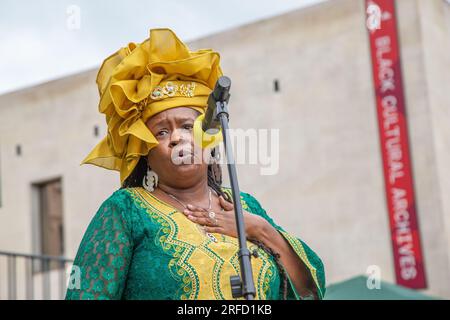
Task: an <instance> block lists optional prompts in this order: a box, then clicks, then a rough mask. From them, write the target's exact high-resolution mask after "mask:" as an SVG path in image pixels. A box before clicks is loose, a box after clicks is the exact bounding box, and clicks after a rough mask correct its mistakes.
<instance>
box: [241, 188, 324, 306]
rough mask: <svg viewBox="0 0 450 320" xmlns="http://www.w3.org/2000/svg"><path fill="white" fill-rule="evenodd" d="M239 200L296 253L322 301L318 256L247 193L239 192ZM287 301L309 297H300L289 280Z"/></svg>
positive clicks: (321, 271) (322, 284)
mask: <svg viewBox="0 0 450 320" xmlns="http://www.w3.org/2000/svg"><path fill="white" fill-rule="evenodd" d="M241 199H242V200H243V209H244V210H247V211H249V212H251V213H253V214H257V215H259V216H261V217H263V218H264V219H266V220H267V221H268V222H269V223H270V224H271V225H272V226H273V227H274V228H275V229H277V230H278V232H280V234H281V235H283V237H284V238H285V239H286V240H287V242H288V243H289V244H290V245H291V247H292V248H293V249H294V251H295V253H297V255H298V257H299V258H300V259H301V260H302V261H303V263H304V264H305V265H306V267H307V268H308V270H309V271H310V273H311V277H312V279H313V280H314V284H315V288H314V290H315V293H316V295H317V297H318V298H319V299H323V297H324V295H325V270H324V266H323V263H322V260H321V259H320V258H319V256H318V255H317V254H316V253H315V252H314V251H313V250H312V249H311V248H310V247H309V246H308V245H307V244H306V243H305V242H303V241H302V240H300V239H299V238H296V237H294V236H292V235H291V234H289V233H287V232H286V231H285V230H284V229H283V228H282V227H280V226H279V225H277V224H276V223H275V222H274V221H273V220H272V218H270V217H269V215H268V214H267V213H266V211H265V210H264V209H263V208H262V207H261V205H260V203H259V202H258V200H256V199H255V198H254V197H253V196H252V195H250V194H248V193H244V192H241ZM289 284H290V285H289V293H288V298H289V299H308V298H310V297H300V296H299V294H298V293H297V291H296V290H295V287H294V285H293V283H292V281H291V279H289Z"/></svg>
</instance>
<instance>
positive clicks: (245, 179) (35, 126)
mask: <svg viewBox="0 0 450 320" xmlns="http://www.w3.org/2000/svg"><path fill="white" fill-rule="evenodd" d="M396 2H397V11H398V25H399V36H400V42H401V57H402V68H403V76H404V87H405V95H406V103H407V105H406V108H407V116H408V125H409V135H410V147H411V157H412V161H413V174H414V182H415V192H416V199H417V209H418V210H417V211H418V215H419V222H420V230H421V235H422V242H423V251H424V254H425V267H426V271H427V277H428V280H429V287H430V290H427V292H429V293H432V294H435V295H439V296H444V297H450V285H449V283H450V266H449V263H450V257H449V253H448V251H449V250H448V249H449V246H450V243H449V236H450V203H449V201H450V200H449V197H447V196H446V195H447V194H448V192H449V191H450V179H448V177H449V173H450V167H449V166H450V165H449V163H450V161H449V160H450V151H449V150H450V148H448V147H449V145H450V132H449V130H450V129H449V127H448V125H447V123H448V120H449V110H448V106H449V105H450V98H449V96H448V95H446V93H447V91H448V90H446V89H448V83H450V79H449V77H450V76H449V74H448V72H445V70H449V67H450V56H449V55H448V52H450V51H449V46H450V38H449V35H450V31H449V30H450V8H449V7H450V6H449V5H448V4H447V3H445V2H444V1H442V0H431V1H421V0H399V1H396ZM364 11H365V6H364V1H356V0H334V1H328V2H325V3H322V4H320V5H316V6H312V7H309V8H306V9H302V10H298V11H293V12H291V13H287V14H284V15H282V16H279V17H274V18H270V19H266V20H262V21H259V22H257V23H252V24H249V25H246V26H242V27H239V28H237V29H231V30H229V31H226V32H222V33H219V34H214V35H212V36H209V37H206V38H202V39H199V40H196V41H193V42H192V43H191V44H190V46H191V48H192V49H199V48H209V47H212V48H214V49H216V50H217V51H219V52H220V53H221V57H222V68H223V70H224V72H225V73H226V75H228V76H230V78H231V79H232V81H233V83H232V89H231V92H232V98H231V100H230V106H229V108H230V118H231V122H230V126H231V127H232V128H244V129H249V128H256V129H279V137H280V145H279V159H280V160H279V161H280V162H279V171H278V173H277V174H275V175H269V176H265V175H261V173H260V169H261V165H257V164H255V165H238V168H237V170H238V176H239V183H240V187H241V190H242V191H244V192H249V193H251V194H253V195H254V196H255V197H257V199H259V201H260V202H261V204H262V206H263V207H264V208H265V209H266V211H267V212H268V213H269V215H271V216H272V217H273V218H274V220H275V222H277V223H278V224H279V225H281V226H283V227H284V228H285V229H286V230H288V231H290V232H292V233H294V234H295V235H297V236H299V237H301V238H302V239H303V240H305V241H306V242H307V243H308V244H309V245H310V246H311V247H312V248H313V249H314V250H315V251H316V252H317V253H318V254H319V255H320V256H321V258H322V259H323V262H324V264H325V268H326V275H327V283H333V282H337V281H341V280H344V279H347V278H349V277H352V276H355V275H359V274H363V273H365V272H366V269H367V267H368V266H370V265H377V266H379V267H380V268H381V273H382V278H383V279H384V280H387V281H391V282H394V281H395V276H394V269H393V259H392V250H391V242H390V241H391V240H390V231H389V222H388V213H387V208H386V203H385V195H384V181H383V171H382V162H381V155H380V145H379V140H378V124H377V118H376V107H375V99H374V93H373V82H372V73H371V60H370V50H369V42H368V34H367V30H366V29H365V12H364ZM125 43H126V41H124V44H125ZM436 43H439V44H440V46H436V45H435V44H436ZM95 75H96V70H92V71H89V72H85V73H81V74H77V75H74V76H70V77H67V78H64V79H60V80H56V81H52V82H49V83H46V84H42V85H40V86H36V87H33V88H29V89H25V90H21V91H18V92H14V93H11V94H6V95H3V96H1V97H0V166H1V167H0V170H1V183H2V188H1V190H2V195H1V196H2V207H1V208H0V249H3V250H10V251H20V252H33V251H35V250H36V244H34V245H33V243H35V241H34V242H33V239H34V236H33V229H34V227H33V221H34V220H33V208H32V200H31V199H32V188H31V186H30V185H31V183H36V182H40V181H43V180H50V179H51V178H53V177H57V176H62V178H63V180H62V181H63V194H64V199H63V207H64V220H65V242H66V253H65V254H66V256H68V257H74V256H75V253H76V250H77V248H78V245H79V242H80V240H81V237H82V235H83V232H84V230H85V229H86V227H87V224H88V223H89V221H90V219H91V218H92V216H93V214H94V213H95V212H96V210H97V209H98V207H99V206H100V204H101V202H102V201H103V200H104V199H106V198H107V197H108V196H109V195H110V194H111V193H112V192H113V191H114V190H115V189H117V188H118V187H119V176H118V174H117V173H116V172H110V171H107V170H103V169H99V168H97V167H94V166H81V167H80V166H79V163H80V162H81V160H82V159H83V158H84V157H85V156H86V155H87V153H88V152H89V151H90V150H91V149H92V148H93V146H94V145H95V144H96V143H97V142H99V141H100V139H101V138H102V137H103V136H104V135H105V132H106V126H105V121H104V118H103V117H102V116H101V115H100V114H98V111H97V103H98V93H97V89H96V85H95ZM274 80H278V81H279V86H280V91H279V92H274V90H273V81H274ZM95 125H98V126H99V133H100V134H99V136H98V137H94V135H93V127H94V126H95ZM17 144H21V145H22V150H23V154H22V156H20V157H17V156H16V155H15V146H16V145H17ZM224 171H226V168H224ZM18 239H19V240H18Z"/></svg>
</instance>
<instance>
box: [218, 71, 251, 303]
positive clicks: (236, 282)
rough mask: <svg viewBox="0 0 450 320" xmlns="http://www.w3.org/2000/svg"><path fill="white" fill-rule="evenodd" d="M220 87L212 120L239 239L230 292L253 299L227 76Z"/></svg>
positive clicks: (234, 295) (220, 83)
mask: <svg viewBox="0 0 450 320" xmlns="http://www.w3.org/2000/svg"><path fill="white" fill-rule="evenodd" d="M218 86H219V87H220V86H221V87H222V88H223V89H224V90H223V91H224V92H225V94H219V95H218V96H214V95H211V98H212V99H214V100H215V104H216V108H214V111H213V112H214V120H215V121H220V125H221V128H222V136H223V143H224V146H225V153H226V157H227V166H228V174H229V178H230V183H231V190H232V192H233V204H234V213H235V217H236V227H237V234H238V240H239V262H240V267H241V277H240V276H239V275H235V276H231V277H230V283H231V293H232V296H233V298H238V297H242V296H243V297H245V299H247V300H253V299H254V298H255V295H256V290H255V285H254V282H253V272H252V266H251V263H250V259H251V254H250V251H249V250H248V248H247V237H246V233H245V225H244V216H243V213H242V205H241V193H240V190H239V185H238V179H237V173H236V166H235V163H234V156H233V150H232V149H231V145H230V137H229V133H228V129H229V127H228V121H229V114H228V108H227V104H228V100H229V97H230V95H229V94H228V89H229V87H230V86H231V80H230V79H229V78H228V77H220V78H219V79H218V80H217V83H216V88H217V87H218ZM219 89H220V88H219Z"/></svg>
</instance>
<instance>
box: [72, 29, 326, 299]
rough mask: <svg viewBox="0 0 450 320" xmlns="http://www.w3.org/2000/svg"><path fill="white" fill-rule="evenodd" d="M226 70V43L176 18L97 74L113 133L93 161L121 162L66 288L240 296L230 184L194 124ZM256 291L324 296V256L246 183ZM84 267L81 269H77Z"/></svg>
mask: <svg viewBox="0 0 450 320" xmlns="http://www.w3.org/2000/svg"><path fill="white" fill-rule="evenodd" d="M221 75H222V71H221V69H220V65H219V54H218V53H217V52H214V51H212V50H209V49H203V50H198V51H195V52H192V51H190V50H189V49H188V48H187V46H186V45H185V44H184V43H182V42H181V41H180V40H179V39H178V38H177V37H176V35H175V34H174V33H173V32H172V31H171V30H168V29H155V30H151V31H150V37H149V39H147V40H146V41H144V42H143V43H141V44H137V45H136V44H134V43H131V44H129V45H128V46H127V47H126V48H122V49H120V50H119V51H118V52H116V53H115V54H113V55H112V56H110V57H108V58H107V59H106V60H105V61H104V63H103V65H102V66H101V68H100V70H99V73H98V77H97V84H98V87H99V92H100V104H99V109H100V112H102V113H104V114H105V115H106V120H107V124H108V135H107V137H106V138H105V139H104V140H102V141H101V142H100V143H99V144H98V145H97V146H96V147H95V148H94V150H93V151H92V152H91V153H90V154H89V155H88V157H87V158H86V159H85V160H84V161H83V163H90V164H94V165H98V166H101V167H104V168H107V169H113V170H117V171H120V178H121V184H122V187H121V188H120V189H119V190H117V191H116V192H114V193H113V194H112V195H111V196H110V197H109V198H108V199H107V200H106V201H104V202H103V204H102V205H101V207H100V209H99V210H98V212H97V214H96V215H95V216H94V218H93V219H92V221H91V223H90V225H89V227H88V229H87V231H86V233H85V235H84V237H83V240H82V242H81V244H80V247H79V250H78V253H77V256H76V258H75V261H74V266H75V267H77V269H78V270H79V275H80V280H81V281H80V282H79V283H80V285H79V286H78V287H77V286H75V287H69V289H68V291H67V295H66V299H232V295H231V287H230V276H232V275H237V274H240V271H239V258H238V249H239V245H238V241H237V239H236V236H237V232H236V226H235V217H234V207H233V204H232V201H231V198H232V197H231V190H230V188H225V187H222V186H221V183H222V176H221V170H220V166H219V164H218V161H217V160H218V158H217V157H218V152H217V150H216V148H206V149H204V151H202V149H200V151H199V148H196V147H195V146H196V144H195V143H194V134H193V127H194V123H195V121H198V119H199V118H198V116H199V115H202V114H204V112H205V108H206V101H207V98H208V95H209V93H210V92H211V90H212V88H213V87H214V85H215V83H216V81H217V79H218V78H219V77H220V76H221ZM240 197H241V203H242V207H243V210H244V220H245V226H246V233H247V237H248V242H247V245H248V247H249V249H250V251H251V252H252V255H253V256H252V259H251V263H252V271H253V277H254V282H255V288H256V299H322V298H323V295H324V292H325V288H324V285H325V277H324V270H323V265H322V262H321V260H320V259H319V257H318V256H317V255H316V254H315V253H314V252H313V251H312V250H311V249H310V248H309V247H308V246H307V245H306V244H305V243H303V242H302V241H301V240H299V239H296V238H295V237H293V236H291V235H289V234H288V233H287V232H285V231H284V230H283V229H282V228H281V227H279V226H277V225H276V224H275V223H274V222H273V221H272V219H271V218H270V217H269V216H268V215H267V214H266V212H265V211H264V209H263V208H262V207H261V205H260V204H259V202H258V201H257V200H256V199H255V198H254V197H252V196H251V195H250V194H248V193H243V192H242V193H241V195H240ZM73 270H74V271H75V268H74V269H73Z"/></svg>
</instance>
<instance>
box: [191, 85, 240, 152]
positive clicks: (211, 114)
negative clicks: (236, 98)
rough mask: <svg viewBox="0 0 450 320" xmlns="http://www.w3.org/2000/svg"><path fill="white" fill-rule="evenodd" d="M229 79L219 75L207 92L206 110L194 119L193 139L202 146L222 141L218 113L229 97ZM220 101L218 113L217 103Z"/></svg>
mask: <svg viewBox="0 0 450 320" xmlns="http://www.w3.org/2000/svg"><path fill="white" fill-rule="evenodd" d="M230 87H231V80H230V78H228V77H226V76H222V77H220V78H219V79H218V80H217V82H216V85H215V86H214V90H213V91H212V92H211V93H210V94H209V97H208V102H207V109H206V112H205V113H204V114H202V115H200V116H198V118H197V119H196V120H195V121H194V141H195V143H196V144H197V145H198V146H201V147H202V148H215V147H216V146H217V145H218V144H219V143H220V142H222V140H223V137H222V132H221V124H220V119H219V114H222V113H225V115H226V116H227V118H228V113H227V111H226V108H225V107H226V104H227V103H228V100H229V99H230ZM218 103H221V104H222V105H221V107H220V111H219V114H218V113H217V104H218Z"/></svg>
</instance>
